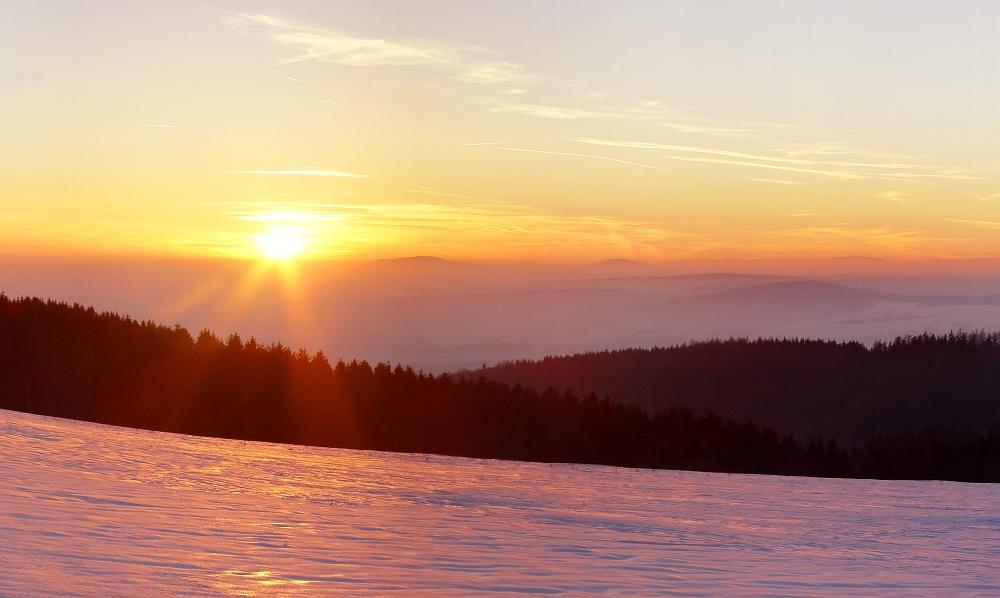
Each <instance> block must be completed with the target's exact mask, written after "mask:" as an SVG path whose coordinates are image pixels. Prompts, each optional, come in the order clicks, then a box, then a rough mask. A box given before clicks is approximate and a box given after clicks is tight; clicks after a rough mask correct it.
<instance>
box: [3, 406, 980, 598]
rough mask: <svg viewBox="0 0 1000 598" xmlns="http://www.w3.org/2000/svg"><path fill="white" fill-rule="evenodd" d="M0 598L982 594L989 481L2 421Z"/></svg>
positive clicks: (7, 415)
mask: <svg viewBox="0 0 1000 598" xmlns="http://www.w3.org/2000/svg"><path fill="white" fill-rule="evenodd" d="M0 455H2V456H3V458H2V459H0V506H2V508H0V537H2V538H3V542H0V562H3V563H4V566H3V567H0V594H3V595H15V596H50V595H53V594H61V593H65V594H85V595H136V596H146V595H179V594H184V595H199V596H200V595H204V596H215V595H220V594H222V595H231V596H295V595H309V596H321V595H327V594H330V593H331V592H344V593H348V594H351V595H357V594H370V595H382V594H386V593H390V592H394V591H398V592H400V593H402V594H404V595H412V594H431V593H433V594H452V595H467V594H470V593H474V592H475V591H477V590H480V591H484V592H489V593H519V594H551V593H563V594H568V595H579V594H588V593H592V594H615V595H618V594H627V595H644V594H645V595H649V594H659V595H664V594H665V595H671V594H674V595H718V594H720V593H723V594H742V595H776V594H781V595H797V596H803V595H804V596H809V595H831V594H836V595H838V596H842V595H855V596H861V595H872V594H882V595H889V594H897V595H907V596H913V595H926V596H931V595H943V594H946V595H956V594H961V595H996V594H997V592H998V591H1000V585H998V582H1000V569H998V568H997V567H996V566H995V562H996V561H997V559H1000V517H998V516H997V515H996V505H997V504H1000V486H990V485H971V484H958V483H943V482H873V481H865V480H820V479H809V478H781V477H772V476H745V475H719V474H704V473H695V472H674V471H644V470H630V469H620V468H612V467H600V466H582V465H543V464H530V463H512V462H500V461H481V460H474V459H452V458H447V457H436V456H429V455H398V454H390V453H375V452H365V451H349V450H335V449H321V448H310V447H294V446H281V445H272V444H264V443H252V442H239V441H231V440H218V439H206V438H194V437H189V436H179V435H169V434H161V433H153V432H142V431H136V430H128V429H123V428H112V427H106V426H98V425H94V424H86V423H78V422H70V421H66V420H58V419H51V418H43V417H37V416H32V415H23V414H18V413H13V412H9V411H0Z"/></svg>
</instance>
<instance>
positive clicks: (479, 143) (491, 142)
mask: <svg viewBox="0 0 1000 598" xmlns="http://www.w3.org/2000/svg"><path fill="white" fill-rule="evenodd" d="M465 145H467V146H468V147H478V146H481V145H500V142H499V141H477V142H476V143H466V144H465Z"/></svg>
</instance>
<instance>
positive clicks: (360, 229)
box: [212, 187, 716, 259]
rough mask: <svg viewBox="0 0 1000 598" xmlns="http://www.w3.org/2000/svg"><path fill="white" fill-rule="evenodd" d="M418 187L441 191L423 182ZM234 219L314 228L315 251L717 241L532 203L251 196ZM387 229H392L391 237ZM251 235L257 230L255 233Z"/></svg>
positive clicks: (616, 250) (240, 248)
mask: <svg viewBox="0 0 1000 598" xmlns="http://www.w3.org/2000/svg"><path fill="white" fill-rule="evenodd" d="M415 189H416V190H425V189H426V190H429V191H435V190H434V189H433V188H425V187H417V188H415ZM224 213H225V214H227V215H228V216H229V217H231V218H234V219H236V220H239V221H243V222H251V223H269V224H270V223H282V224H285V223H287V224H291V225H295V226H302V227H305V228H308V230H309V232H310V235H311V236H312V237H313V239H314V246H313V247H311V252H312V253H314V254H315V255H316V256H320V257H321V256H328V257H330V256H337V255H349V254H353V253H360V254H365V255H375V254H377V253H378V252H387V253H393V252H395V251H397V250H398V249H397V248H405V247H413V246H417V245H419V246H421V247H425V248H427V249H428V251H432V252H434V253H438V254H445V255H449V254H450V255H461V256H462V257H495V256H496V255H497V254H496V252H497V251H498V250H502V251H503V254H504V255H507V256H510V257H538V256H543V255H544V256H546V257H549V258H552V257H554V256H558V257H561V258H568V259H579V257H580V252H581V249H582V250H583V251H586V252H588V253H590V254H591V255H594V256H599V255H611V254H615V255H632V256H636V257H642V256H644V257H652V258H656V257H663V256H664V255H667V254H669V255H672V256H676V255H687V254H694V253H697V252H698V251H700V250H702V248H705V247H708V246H711V245H712V244H713V243H715V242H716V240H714V239H712V238H710V237H704V236H702V235H699V234H694V233H690V232H685V231H679V230H673V229H670V228H669V227H668V226H665V225H664V224H663V223H659V222H655V221H646V220H632V219H627V218H612V217H608V216H599V215H591V214H569V213H559V212H553V211H547V210H543V209H539V208H536V207H532V206H526V205H518V204H506V203H488V202H470V201H462V202H461V203H460V204H446V203H440V202H437V203H430V202H428V203H402V204H388V203H370V204H350V205H338V204H324V205H313V204H272V203H267V202H247V203H238V204H230V205H228V206H226V209H224ZM386 231H392V234H391V235H387V234H386ZM249 232H250V234H252V231H249ZM247 234H248V232H243V233H239V234H234V235H232V236H230V237H228V238H226V239H224V240H222V241H218V240H217V239H216V240H217V245H216V246H214V247H213V248H212V251H219V252H223V253H231V254H236V255H241V254H245V253H246V246H247V241H246V237H247Z"/></svg>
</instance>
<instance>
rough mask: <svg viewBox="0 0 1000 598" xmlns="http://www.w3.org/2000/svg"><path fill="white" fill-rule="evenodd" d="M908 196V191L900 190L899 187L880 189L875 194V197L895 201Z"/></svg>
mask: <svg viewBox="0 0 1000 598" xmlns="http://www.w3.org/2000/svg"><path fill="white" fill-rule="evenodd" d="M909 196H910V193H909V192H908V191H901V190H899V189H893V190H890V191H880V192H878V193H876V194H875V197H877V198H879V199H885V200H888V201H897V202H900V201H903V200H905V199H906V198H907V197H909Z"/></svg>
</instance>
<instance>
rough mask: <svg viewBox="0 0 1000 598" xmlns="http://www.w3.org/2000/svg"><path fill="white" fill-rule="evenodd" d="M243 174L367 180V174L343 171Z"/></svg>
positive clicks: (277, 171) (278, 171) (258, 172)
mask: <svg viewBox="0 0 1000 598" xmlns="http://www.w3.org/2000/svg"><path fill="white" fill-rule="evenodd" d="M240 172H242V173H243V174H267V175H284V176H329V177H347V178H361V179H366V178H368V175H367V174H357V173H355V172H345V171H343V170H241V171H240Z"/></svg>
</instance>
